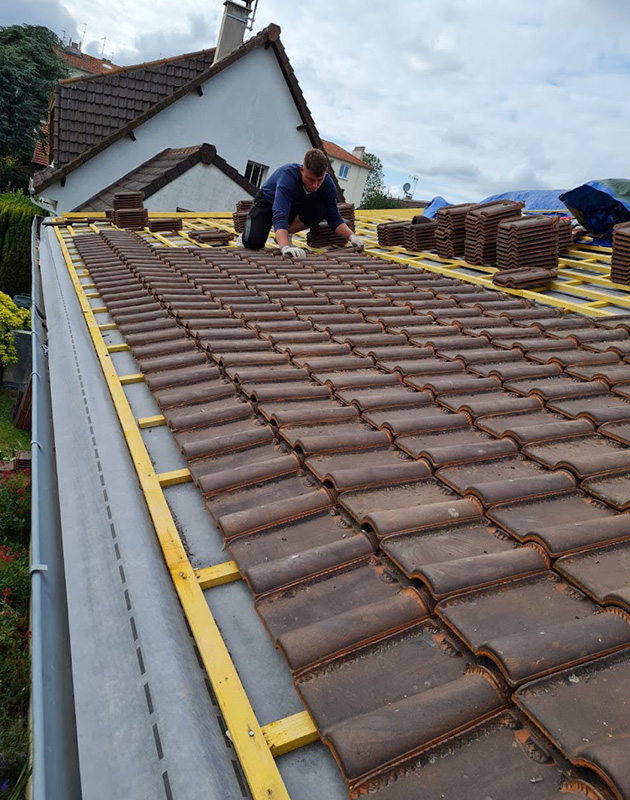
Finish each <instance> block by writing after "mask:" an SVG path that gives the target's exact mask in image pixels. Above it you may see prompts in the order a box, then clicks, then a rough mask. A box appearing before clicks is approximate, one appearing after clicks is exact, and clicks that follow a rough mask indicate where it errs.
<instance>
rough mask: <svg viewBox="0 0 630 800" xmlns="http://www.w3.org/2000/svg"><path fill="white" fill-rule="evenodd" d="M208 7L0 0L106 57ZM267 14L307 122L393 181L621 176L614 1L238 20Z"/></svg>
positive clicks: (424, 5) (622, 43)
mask: <svg viewBox="0 0 630 800" xmlns="http://www.w3.org/2000/svg"><path fill="white" fill-rule="evenodd" d="M222 13H223V4H222V1H221V0H202V2H200V0H178V2H177V3H176V4H173V3H172V2H166V0H135V1H134V2H133V3H130V2H128V0H45V2H41V0H17V2H16V0H0V25H10V24H14V23H29V24H43V25H47V26H48V27H50V28H51V29H53V30H54V31H55V32H56V33H58V34H59V35H62V32H63V31H65V36H66V38H69V37H72V38H75V39H76V38H77V37H78V38H83V40H84V49H85V50H86V51H87V52H89V53H92V54H94V55H100V54H101V52H102V50H103V47H104V52H105V55H106V56H107V57H109V58H111V60H112V61H114V62H115V63H116V64H119V65H127V64H133V63H138V62H141V61H148V60H152V59H157V58H161V57H164V56H171V55H177V54H179V53H184V52H191V51H194V50H199V49H202V48H205V47H212V46H214V43H215V41H216V37H217V33H218V28H219V23H220V19H221V15H222ZM270 22H275V23H277V24H279V25H280V27H281V28H282V41H283V43H284V46H285V48H286V50H287V52H288V55H289V58H290V60H291V63H292V65H293V68H294V70H295V72H296V74H297V76H298V79H299V81H300V85H301V87H302V90H303V91H304V94H305V96H306V100H307V102H308V104H309V107H310V109H311V112H312V114H313V117H314V119H315V122H316V124H317V126H318V129H319V132H320V134H321V136H322V137H323V138H325V139H329V140H332V141H334V142H337V143H338V144H340V145H342V146H343V147H346V148H347V149H350V150H351V149H352V148H353V146H355V145H365V146H366V149H367V150H368V151H369V152H372V153H375V154H377V155H378V156H379V157H380V158H381V160H382V161H383V164H384V166H385V176H386V182H387V185H388V186H389V187H391V188H392V190H393V192H394V193H398V191H399V187H400V186H401V185H402V184H403V183H405V182H407V181H410V182H412V179H413V176H417V178H418V180H417V185H416V190H415V197H416V198H423V199H424V198H431V197H433V196H435V195H437V194H441V195H443V196H444V197H446V198H447V200H449V201H452V202H457V201H462V200H480V199H482V198H483V197H485V196H487V195H490V194H493V193H496V192H502V191H508V190H512V189H568V188H572V187H574V186H577V185H579V184H581V183H583V182H585V181H588V180H593V179H596V178H608V177H626V178H627V177H630V146H629V145H628V141H630V136H629V131H630V103H629V102H628V97H630V2H628V0H572V1H571V2H565V0H529V2H528V3H519V4H517V3H499V2H497V0H439V2H425V0H398V2H392V0H387V1H386V2H384V1H383V0H362V2H360V1H359V0H318V2H317V3H301V2H297V1H296V0H259V2H258V10H257V14H256V19H255V23H254V32H257V31H259V30H260V29H261V28H263V27H265V26H266V25H268V24H269V23H270ZM85 25H87V28H84V26H85ZM84 31H85V33H84ZM624 142H626V144H624Z"/></svg>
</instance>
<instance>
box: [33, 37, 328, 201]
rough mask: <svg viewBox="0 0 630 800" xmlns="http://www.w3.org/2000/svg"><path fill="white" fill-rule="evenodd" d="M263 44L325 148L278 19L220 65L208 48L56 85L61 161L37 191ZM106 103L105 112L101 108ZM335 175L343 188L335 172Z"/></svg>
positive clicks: (315, 140) (55, 126) (55, 133)
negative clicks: (287, 52)
mask: <svg viewBox="0 0 630 800" xmlns="http://www.w3.org/2000/svg"><path fill="white" fill-rule="evenodd" d="M259 47H265V48H268V47H271V48H272V49H273V52H274V54H275V55H276V58H277V60H278V64H279V67H280V69H281V71H282V74H283V76H284V78H285V80H286V82H287V86H288V88H289V91H290V92H291V95H292V97H293V100H294V102H295V104H296V107H297V109H298V111H299V113H300V116H301V118H302V125H303V126H304V130H305V131H306V133H307V135H308V137H309V139H310V141H311V144H312V146H313V147H319V148H321V149H323V145H322V141H321V139H320V136H319V133H318V132H317V128H316V127H315V122H314V121H313V117H312V116H311V112H310V110H309V108H308V106H307V104H306V100H305V99H304V95H303V94H302V90H301V88H300V85H299V83H298V80H297V78H296V77H295V73H294V71H293V69H292V67H291V64H290V63H289V59H288V57H287V54H286V51H285V49H284V46H283V45H282V42H281V41H280V28H279V27H278V26H277V25H273V24H272V25H269V26H268V27H267V28H265V29H264V30H263V31H261V32H260V33H259V34H257V35H256V36H254V37H252V38H251V39H249V40H248V41H247V42H245V43H244V44H243V45H241V46H240V47H238V48H236V50H234V51H233V52H232V53H230V54H229V55H227V56H226V57H225V58H222V59H220V60H219V61H218V62H217V63H216V64H214V65H213V64H212V60H213V58H214V50H203V51H201V52H200V53H193V54H190V55H187V56H179V57H178V58H175V59H165V60H163V61H159V62H153V63H150V64H141V65H138V66H135V67H127V68H125V69H122V70H119V71H118V72H115V73H113V74H112V75H109V76H95V77H91V78H83V79H81V78H74V79H70V80H67V81H62V82H60V84H59V85H58V87H57V90H56V91H57V92H58V95H59V97H58V100H56V101H55V103H54V108H53V113H52V115H51V120H52V141H53V147H54V148H56V149H54V155H53V158H54V164H55V166H54V167H49V168H48V169H45V170H42V171H40V172H38V173H37V174H36V175H35V176H34V178H33V185H34V188H35V190H36V191H37V192H41V191H43V190H44V189H45V188H46V187H48V186H50V185H51V184H53V183H55V182H57V181H59V180H61V179H62V178H64V177H65V176H66V175H68V174H69V173H70V172H72V171H73V170H75V169H77V168H78V167H80V166H81V165H82V164H85V163H86V162H87V161H89V160H90V159H91V158H93V157H94V156H95V155H97V154H98V153H100V152H102V151H103V150H105V149H106V148H107V147H109V146H110V145H111V144H113V143H114V142H116V141H117V140H118V139H121V138H122V137H123V136H127V135H129V134H131V133H132V132H133V130H134V129H135V128H137V127H138V126H139V125H142V124H143V123H144V122H146V121H147V120H149V119H151V118H152V117H153V116H155V115H156V114H158V113H159V112H160V111H162V110H163V109H164V108H167V107H168V106H169V105H171V104H172V103H174V102H176V101H177V100H179V99H180V98H182V97H184V96H186V95H187V94H189V93H190V92H193V91H201V86H202V84H203V83H205V82H206V81H207V80H209V79H211V78H213V77H214V76H215V75H217V74H218V73H220V72H221V71H222V70H224V69H226V67H229V66H230V65H231V64H233V63H234V62H235V61H238V60H239V59H240V58H243V57H245V56H246V55H247V54H248V53H250V52H251V51H252V50H255V49H257V48H259ZM110 97H111V100H110V99H109V98H110ZM102 103H104V112H105V113H103V114H99V113H95V112H96V110H97V108H98V106H99V105H100V104H102ZM95 106H96V107H95ZM333 179H334V180H335V183H336V185H337V188H338V190H339V186H338V184H337V181H336V178H335V177H334V175H333Z"/></svg>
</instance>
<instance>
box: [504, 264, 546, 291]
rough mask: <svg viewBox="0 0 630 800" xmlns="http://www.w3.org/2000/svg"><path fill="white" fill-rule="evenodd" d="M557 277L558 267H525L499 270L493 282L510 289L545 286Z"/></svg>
mask: <svg viewBox="0 0 630 800" xmlns="http://www.w3.org/2000/svg"><path fill="white" fill-rule="evenodd" d="M557 277H558V270H557V269H545V268H544V267H523V268H521V269H504V270H497V271H496V272H495V273H494V275H493V276H492V283H494V284H496V285H497V286H505V287H508V288H510V289H533V288H534V287H536V286H544V285H545V284H547V283H550V282H551V281H553V280H555V278H557Z"/></svg>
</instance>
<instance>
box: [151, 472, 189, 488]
mask: <svg viewBox="0 0 630 800" xmlns="http://www.w3.org/2000/svg"><path fill="white" fill-rule="evenodd" d="M157 477H158V481H159V483H160V486H161V487H162V488H165V487H166V486H177V485H178V484H180V483H190V481H192V475H191V474H190V470H189V469H173V470H171V471H170V472H160V474H159V475H158V476H157Z"/></svg>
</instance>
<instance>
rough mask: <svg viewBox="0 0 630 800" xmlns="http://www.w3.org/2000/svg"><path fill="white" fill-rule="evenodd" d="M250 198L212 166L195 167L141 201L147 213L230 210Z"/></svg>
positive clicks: (201, 165)
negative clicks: (179, 209) (182, 210)
mask: <svg viewBox="0 0 630 800" xmlns="http://www.w3.org/2000/svg"><path fill="white" fill-rule="evenodd" d="M249 199H250V196H249V195H248V194H247V192H246V191H245V190H244V189H242V188H241V187H240V186H239V185H238V183H235V182H234V181H233V180H232V179H231V178H228V176H227V175H226V174H225V173H224V172H221V170H220V169H218V168H217V167H215V166H214V164H201V163H199V164H195V166H194V167H191V169H189V170H188V171H187V172H185V173H184V174H183V175H180V176H179V177H178V178H175V180H174V181H171V182H170V183H169V184H167V185H166V186H164V187H163V188H162V189H160V190H159V191H157V192H156V193H155V194H152V195H151V196H150V197H147V199H146V200H145V201H144V205H145V208H148V209H149V211H175V210H176V209H177V208H178V207H179V208H184V209H186V210H187V211H231V210H232V209H233V208H234V206H235V205H236V204H237V202H238V201H239V200H249Z"/></svg>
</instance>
